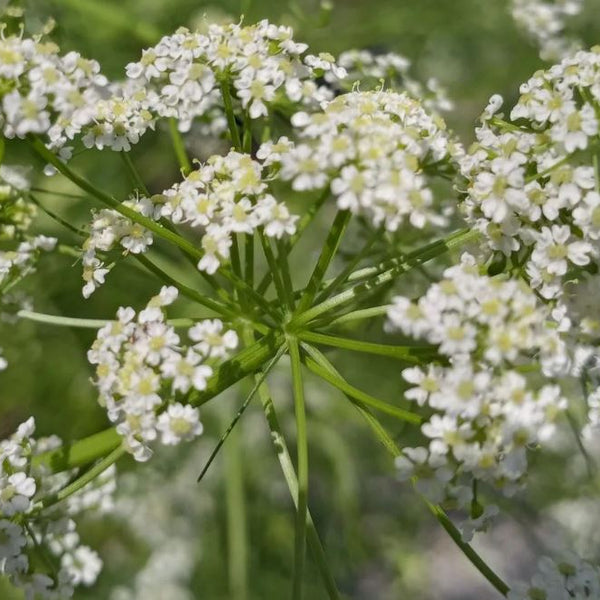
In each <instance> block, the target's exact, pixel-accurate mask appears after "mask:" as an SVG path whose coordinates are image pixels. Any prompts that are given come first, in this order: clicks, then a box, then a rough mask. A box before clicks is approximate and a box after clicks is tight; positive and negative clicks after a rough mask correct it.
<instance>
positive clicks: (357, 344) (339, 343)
mask: <svg viewBox="0 0 600 600" xmlns="http://www.w3.org/2000/svg"><path fill="white" fill-rule="evenodd" d="M298 337H299V338H300V339H301V340H304V341H305V342H312V343H314V344H323V345H324V346H331V347H333V348H341V349H344V350H353V351H354V352H364V353H366V354H376V355H379V356H387V357H388V358H397V359H399V360H402V361H405V362H409V363H416V364H421V363H422V362H423V358H431V357H434V356H436V355H437V352H436V346H391V345H389V344H375V343H372V342H363V341H361V340H351V339H348V338H343V337H338V336H334V335H326V334H323V333H317V332H313V331H301V332H299V333H298Z"/></svg>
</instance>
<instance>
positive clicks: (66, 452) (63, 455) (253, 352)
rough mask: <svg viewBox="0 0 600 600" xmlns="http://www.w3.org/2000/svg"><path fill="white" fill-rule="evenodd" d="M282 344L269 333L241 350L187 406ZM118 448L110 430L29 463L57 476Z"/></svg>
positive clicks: (238, 376)
mask: <svg viewBox="0 0 600 600" xmlns="http://www.w3.org/2000/svg"><path fill="white" fill-rule="evenodd" d="M283 342H284V338H283V335H282V334H278V333H272V334H270V335H268V336H265V337H263V338H262V339H260V340H259V341H257V342H254V343H253V344H252V345H251V346H249V347H247V348H244V349H243V350H242V351H240V352H239V353H238V354H237V355H236V356H234V357H233V358H230V359H229V360H227V361H225V362H224V363H223V364H221V365H220V366H219V367H217V368H216V369H215V370H214V373H213V374H212V376H211V377H209V378H208V380H207V383H206V389H205V390H204V391H202V392H197V393H195V394H190V397H189V398H188V400H189V403H190V404H192V405H194V406H202V405H203V404H206V403H207V402H209V401H210V400H212V399H213V398H215V397H216V396H218V395H219V394H220V393H221V392H223V391H224V390H226V389H227V388H229V387H231V386H232V385H234V384H235V383H237V382H238V381H240V380H241V379H243V378H244V377H246V376H248V375H251V374H252V373H256V372H257V371H258V370H259V369H260V368H261V367H262V366H263V365H264V364H265V363H266V362H267V361H268V360H269V359H271V358H272V357H273V356H274V355H275V354H276V353H277V351H278V349H279V348H280V347H281V345H282V344H283ZM120 445H121V437H120V436H119V434H118V433H117V432H116V430H115V429H114V427H110V428H108V429H105V430H104V431H101V432H99V433H95V434H93V435H91V436H89V437H87V438H84V439H81V440H78V441H76V442H73V443H72V444H65V445H64V446H61V447H60V448H56V449H54V450H49V451H47V452H43V453H42V454H38V455H36V456H34V457H33V458H32V461H31V462H32V465H33V466H41V465H47V466H48V467H49V468H50V469H51V470H52V472H53V473H60V472H62V471H67V470H69V469H73V468H76V467H81V466H83V465H87V464H89V463H91V462H93V461H94V460H97V459H99V458H102V457H104V456H106V455H107V454H108V453H110V452H111V451H113V450H114V449H115V448H117V447H118V446H120Z"/></svg>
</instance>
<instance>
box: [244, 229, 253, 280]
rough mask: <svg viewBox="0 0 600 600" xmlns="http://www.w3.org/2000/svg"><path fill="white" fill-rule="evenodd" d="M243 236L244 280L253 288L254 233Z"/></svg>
mask: <svg viewBox="0 0 600 600" xmlns="http://www.w3.org/2000/svg"><path fill="white" fill-rule="evenodd" d="M245 238H246V239H245V245H244V280H245V282H246V283H247V284H248V285H249V286H250V287H251V288H254V235H253V234H251V233H247V234H246V235H245Z"/></svg>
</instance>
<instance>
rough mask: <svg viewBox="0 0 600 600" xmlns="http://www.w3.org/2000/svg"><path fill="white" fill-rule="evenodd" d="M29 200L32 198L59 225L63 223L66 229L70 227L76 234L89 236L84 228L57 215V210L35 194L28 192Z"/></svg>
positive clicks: (83, 236)
mask: <svg viewBox="0 0 600 600" xmlns="http://www.w3.org/2000/svg"><path fill="white" fill-rule="evenodd" d="M27 197H28V198H29V200H31V201H32V202H33V203H34V204H35V205H36V206H37V207H38V208H39V209H40V210H41V211H42V212H44V213H45V214H47V215H48V216H49V217H50V218H51V219H52V220H53V221H56V222H57V223H58V224H59V225H62V226H63V227H64V228H65V229H68V230H69V231H70V232H71V233H74V234H75V235H77V236H79V237H82V238H85V237H87V233H86V232H85V231H83V229H79V228H78V227H75V225H71V223H69V222H68V221H65V219H63V218H62V217H61V216H59V215H57V214H56V213H55V212H52V211H51V210H49V209H48V208H46V207H45V206H44V205H43V204H42V203H41V202H40V201H39V200H38V199H37V198H36V197H35V196H34V195H33V194H27Z"/></svg>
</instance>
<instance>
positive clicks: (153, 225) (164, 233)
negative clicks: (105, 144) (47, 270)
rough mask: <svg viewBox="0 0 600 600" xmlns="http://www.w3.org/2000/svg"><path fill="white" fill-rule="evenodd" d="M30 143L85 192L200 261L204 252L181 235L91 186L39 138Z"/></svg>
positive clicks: (31, 140)
mask: <svg viewBox="0 0 600 600" xmlns="http://www.w3.org/2000/svg"><path fill="white" fill-rule="evenodd" d="M30 143H31V146H32V148H33V149H34V150H35V151H36V152H37V153H38V154H39V155H40V156H41V157H42V158H43V159H44V160H45V161H47V162H48V163H50V164H51V165H53V166H54V167H55V168H56V169H57V170H58V171H59V172H60V173H61V174H62V175H64V176H65V177H67V178H68V179H70V180H71V181H72V182H73V183H74V184H75V185H77V186H78V187H79V188H81V189H82V190H83V191H85V192H87V193H88V194H90V195H91V196H93V197H94V198H96V199H97V200H99V201H100V202H102V203H103V204H105V205H106V206H108V207H110V208H112V209H113V210H116V211H117V212H118V213H120V214H122V215H123V216H124V217H127V218H128V219H129V220H131V221H133V222H134V223H138V224H139V225H142V226H143V227H145V228H146V229H148V230H150V231H152V232H153V233H155V234H156V235H158V236H159V237H162V238H163V239H165V240H167V241H168V242H171V243H172V244H175V245H176V246H177V247H178V248H180V249H181V250H183V251H184V252H185V253H186V254H188V255H189V256H191V257H193V258H194V259H195V260H200V258H201V257H202V252H200V251H199V250H198V249H197V248H196V246H194V244H192V243H191V242H189V241H188V240H186V239H185V238H183V237H181V236H180V235H178V234H176V233H174V232H172V231H170V230H169V229H167V228H166V227H163V226H162V225H160V224H159V223H157V222H156V221H153V220H152V219H150V218H149V217H145V216H144V215H141V214H140V213H138V212H136V211H135V210H133V209H132V208H129V207H128V206H125V205H123V204H121V203H120V202H118V201H117V200H115V199H114V198H113V197H112V196H109V195H108V194H106V193H105V192H103V191H102V190H99V189H97V188H96V187H95V186H94V185H93V184H91V183H90V182H89V181H88V180H87V179H85V178H83V177H81V176H80V175H78V174H77V173H75V172H74V171H73V170H71V168H70V167H68V166H67V165H66V164H65V163H63V162H62V161H61V160H60V159H59V158H58V157H57V156H56V155H55V154H54V153H53V152H51V151H50V150H48V148H46V146H45V145H44V143H43V142H42V141H41V140H40V139H39V138H37V137H33V138H31V139H30Z"/></svg>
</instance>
